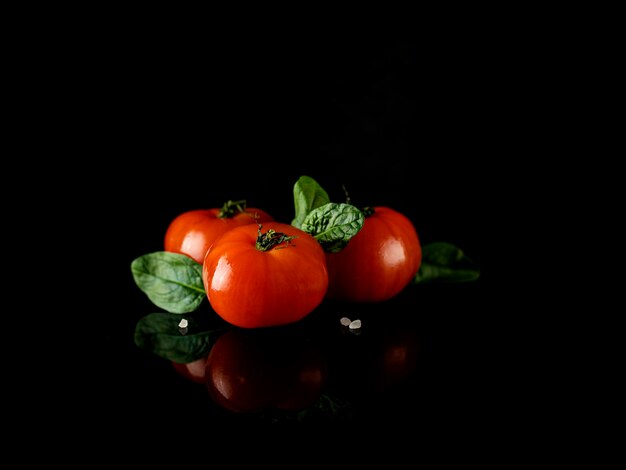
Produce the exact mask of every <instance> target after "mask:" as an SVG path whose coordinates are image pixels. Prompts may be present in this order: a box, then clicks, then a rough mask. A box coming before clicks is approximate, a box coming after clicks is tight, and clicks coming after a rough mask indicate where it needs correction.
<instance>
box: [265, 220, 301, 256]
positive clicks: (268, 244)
mask: <svg viewBox="0 0 626 470" xmlns="http://www.w3.org/2000/svg"><path fill="white" fill-rule="evenodd" d="M261 228H263V226H262V225H259V232H258V236H257V237H256V249H257V250H259V251H269V250H271V249H272V248H275V247H276V249H277V250H280V249H281V248H286V247H287V246H289V245H291V240H293V239H294V238H296V236H295V235H292V236H288V235H286V234H284V233H282V232H277V231H276V230H274V229H269V230H268V231H267V232H265V233H262V232H261ZM281 243H285V245H284V246H278V245H280V244H281Z"/></svg>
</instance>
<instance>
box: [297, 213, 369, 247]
mask: <svg viewBox="0 0 626 470" xmlns="http://www.w3.org/2000/svg"><path fill="white" fill-rule="evenodd" d="M364 221H365V216H364V215H363V212H361V211H360V210H359V209H357V208H356V207H354V206H352V205H350V204H343V203H342V204H338V203H335V202H329V203H328V204H324V205H323V206H321V207H318V208H317V209H314V210H312V211H311V212H309V215H307V216H306V218H305V219H304V222H303V223H302V227H301V229H302V230H304V231H305V232H307V233H309V234H311V235H313V237H314V238H315V239H316V240H317V241H318V242H319V243H320V244H321V245H322V248H324V250H326V251H329V252H331V253H336V252H338V251H341V250H342V249H343V247H345V246H346V244H347V243H348V242H349V241H350V239H351V238H352V237H353V236H355V235H356V234H357V233H359V231H360V230H361V229H362V228H363V222H364Z"/></svg>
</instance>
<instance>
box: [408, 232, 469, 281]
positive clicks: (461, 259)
mask: <svg viewBox="0 0 626 470" xmlns="http://www.w3.org/2000/svg"><path fill="white" fill-rule="evenodd" d="M479 277H480V269H479V268H478V266H477V265H476V264H475V263H474V262H473V261H472V260H471V259H470V258H469V257H467V256H466V255H465V253H463V251H462V250H460V249H459V248H457V247H456V246H454V245H452V244H450V243H445V242H435V243H430V244H428V245H424V246H423V247H422V264H421V266H420V269H419V271H418V272H417V274H416V276H415V279H414V283H415V284H421V283H426V282H435V281H438V282H470V281H475V280H477V279H478V278H479Z"/></svg>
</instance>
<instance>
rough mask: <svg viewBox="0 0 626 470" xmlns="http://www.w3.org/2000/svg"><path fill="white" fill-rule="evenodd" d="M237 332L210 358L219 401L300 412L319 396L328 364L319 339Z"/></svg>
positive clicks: (234, 407) (212, 387)
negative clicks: (308, 339) (318, 341)
mask: <svg viewBox="0 0 626 470" xmlns="http://www.w3.org/2000/svg"><path fill="white" fill-rule="evenodd" d="M252 333H259V332H258V331H255V332H251V331H248V330H233V331H229V332H228V333H225V334H223V335H222V336H220V337H219V338H218V340H217V341H216V343H215V345H214V346H213V348H211V352H210V353H209V357H208V358H207V361H206V374H205V377H206V384H207V388H208V391H209V394H210V395H211V397H212V398H213V400H214V401H215V402H216V403H217V404H219V405H220V406H222V407H223V408H226V409H228V410H231V411H235V412H255V411H261V410H265V409H269V408H277V409H281V410H289V411H297V410H302V409H304V408H307V407H309V406H311V405H313V404H314V403H315V401H316V400H317V399H318V398H319V396H320V394H321V392H322V389H323V387H324V385H325V384H326V377H327V373H328V372H327V365H326V361H325V358H324V356H323V355H322V353H321V350H320V349H319V348H318V347H317V346H316V344H315V342H311V341H301V338H296V337H293V336H290V335H282V336H279V335H261V334H252Z"/></svg>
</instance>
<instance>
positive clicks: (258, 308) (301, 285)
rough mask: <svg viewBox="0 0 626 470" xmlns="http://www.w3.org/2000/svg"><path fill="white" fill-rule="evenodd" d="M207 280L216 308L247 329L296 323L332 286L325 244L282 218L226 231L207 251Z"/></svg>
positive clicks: (224, 316)
mask: <svg viewBox="0 0 626 470" xmlns="http://www.w3.org/2000/svg"><path fill="white" fill-rule="evenodd" d="M261 232H263V234H262V235H259V234H260V233H261ZM290 237H294V238H293V239H289V238H290ZM263 250H265V251H263ZM202 278H203V281H204V288H205V290H206V292H207V297H208V298H209V303H210V304H211V307H213V309H214V310H215V311H216V312H217V314H218V315H220V316H221V317H222V318H223V319H224V320H226V321H227V322H229V323H231V324H233V325H235V326H239V327H242V328H258V327H266V326H278V325H285V324H288V323H293V322H296V321H298V320H300V319H302V318H304V317H305V316H307V315H308V314H309V313H311V312H312V311H313V310H314V309H315V308H316V307H317V306H318V305H319V304H320V303H321V302H322V300H323V299H324V296H325V295H326V289H327V288H328V273H327V272H326V259H325V256H324V250H323V249H322V247H321V246H320V244H319V243H318V242H317V241H316V240H315V239H314V238H313V237H312V236H311V235H309V234H308V233H306V232H304V231H302V230H300V229H298V228H296V227H292V226H291V225H287V224H284V223H279V222H268V223H266V224H262V228H261V227H259V226H257V225H246V226H243V227H237V228H234V229H232V230H230V231H229V232H227V233H225V234H224V235H222V236H221V237H220V238H219V239H218V240H216V241H215V243H213V246H212V247H211V248H210V249H209V251H208V252H207V255H206V258H205V260H204V265H203V273H202Z"/></svg>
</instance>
